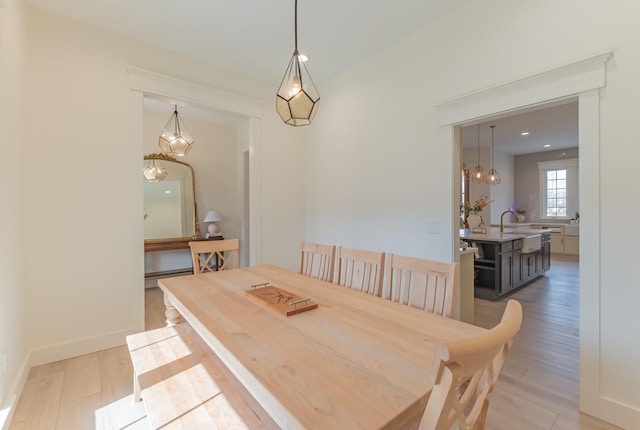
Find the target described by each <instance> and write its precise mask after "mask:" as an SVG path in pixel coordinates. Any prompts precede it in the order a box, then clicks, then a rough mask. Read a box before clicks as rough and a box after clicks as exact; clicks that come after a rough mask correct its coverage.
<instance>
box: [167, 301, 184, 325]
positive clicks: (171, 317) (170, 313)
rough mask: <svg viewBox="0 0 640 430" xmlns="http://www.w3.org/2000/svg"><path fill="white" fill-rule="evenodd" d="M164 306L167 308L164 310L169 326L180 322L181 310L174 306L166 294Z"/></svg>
mask: <svg viewBox="0 0 640 430" xmlns="http://www.w3.org/2000/svg"><path fill="white" fill-rule="evenodd" d="M164 306H165V308H167V309H166V310H165V311H164V316H165V317H166V318H167V320H166V322H167V327H170V326H172V325H176V324H178V323H179V322H180V312H178V310H177V309H176V308H175V307H174V306H173V303H171V300H169V298H168V297H167V295H166V294H165V295H164Z"/></svg>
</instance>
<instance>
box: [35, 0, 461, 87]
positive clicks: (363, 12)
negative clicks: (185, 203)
mask: <svg viewBox="0 0 640 430" xmlns="http://www.w3.org/2000/svg"><path fill="white" fill-rule="evenodd" d="M469 1H470V0H404V1H389V0H316V1H311V0H300V1H299V2H298V48H299V50H300V51H301V52H303V53H305V54H307V55H308V56H309V62H308V63H307V67H308V69H309V71H310V73H311V76H312V78H313V80H314V81H315V82H316V84H319V83H322V82H323V81H326V80H328V79H330V78H332V77H334V76H335V75H336V74H338V73H340V72H342V71H344V70H346V69H348V68H349V67H351V66H352V65H354V64H357V63H358V62H360V61H362V60H363V59H364V58H366V57H368V56H370V55H372V54H373V53H375V52H377V51H379V50H381V49H383V48H385V47H387V46H390V45H392V44H394V43H396V42H398V41H399V40H401V39H403V38H405V37H407V36H408V35H410V34H411V33H413V32H415V31H417V30H418V29H419V28H421V27H424V26H425V25H426V24H428V23H429V22H431V21H433V20H435V19H437V18H438V17H440V16H442V15H445V14H446V13H447V12H448V11H450V10H452V9H454V8H456V7H458V6H459V5H461V4H463V3H466V2H469ZM30 3H31V4H32V5H34V6H36V7H39V8H42V9H46V10H49V11H52V12H54V13H57V14H60V15H64V16H68V17H70V18H73V19H75V20H78V21H82V22H86V23H88V24H92V25H95V26H97V27H101V28H104V29H107V30H110V31H112V32H115V33H118V34H122V35H125V36H129V37H132V38H134V39H138V40H142V41H145V42H148V43H150V44H152V45H156V46H159V47H163V48H167V49H169V50H172V51H176V52H180V53H182V54H186V55H188V56H191V57H195V58H197V59H200V60H202V61H205V62H208V63H212V64H216V65H219V66H222V67H225V68H228V69H231V70H235V71H238V72H241V73H244V74H246V75H249V76H253V77H256V78H258V79H262V80H264V81H266V82H270V83H273V85H274V87H276V86H277V85H278V84H279V83H280V79H281V78H282V75H283V74H284V71H285V68H286V67H287V64H288V63H289V59H290V58H291V55H292V54H293V49H294V0H268V1H267V0H235V1H234V0H227V1H221V0H178V1H176V0H172V1H168V0H30Z"/></svg>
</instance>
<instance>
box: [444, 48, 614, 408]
mask: <svg viewBox="0 0 640 430" xmlns="http://www.w3.org/2000/svg"><path fill="white" fill-rule="evenodd" d="M610 57H611V52H606V53H603V54H599V55H596V56H593V57H589V58H586V59H583V60H580V61H576V62H572V63H569V64H565V65H563V66H559V67H556V68H553V69H550V70H548V71H546V72H542V73H537V74H535V75H531V76H528V77H525V78H523V79H520V80H517V81H513V82H509V83H506V84H502V85H498V86H495V87H493V88H490V89H486V90H481V91H477V92H475V93H472V94H469V95H466V96H462V97H457V98H452V99H449V100H448V101H446V102H443V103H441V104H439V105H437V106H436V109H437V111H438V113H439V118H438V119H439V123H440V126H441V133H440V136H441V147H442V148H443V149H444V148H448V151H446V150H443V151H442V153H443V157H444V158H443V160H442V163H443V164H446V165H449V166H451V173H452V181H451V184H452V185H451V187H452V188H451V193H450V195H451V217H450V220H451V233H452V237H453V238H454V240H453V241H452V243H451V255H452V258H453V259H455V260H456V261H459V250H458V249H459V248H458V244H459V230H458V226H459V222H458V216H459V209H458V208H459V201H458V200H457V199H455V200H454V191H453V190H454V189H459V188H460V175H459V171H460V168H459V166H460V165H461V160H462V158H461V154H460V136H459V135H460V133H459V129H460V127H461V126H465V125H469V124H473V123H477V122H478V121H482V120H484V119H485V118H491V117H496V116H498V115H505V116H508V115H510V114H511V113H513V112H518V111H521V110H522V109H527V108H535V107H536V106H541V105H544V104H546V103H549V102H553V101H559V100H563V99H567V98H571V97H577V99H578V109H579V115H578V124H579V136H580V164H581V171H582V172H589V175H580V177H579V188H580V207H581V210H582V212H584V213H585V214H589V217H586V218H582V217H581V231H580V234H581V237H582V241H583V243H585V242H586V243H589V247H586V246H581V247H580V256H581V261H582V264H581V265H580V279H581V285H580V315H581V316H582V318H580V410H582V411H583V412H586V413H589V414H592V415H596V416H603V414H605V412H603V410H607V409H608V410H609V411H610V410H612V409H613V407H614V405H613V404H612V403H611V401H610V400H609V399H607V398H606V397H604V396H602V395H601V394H600V393H601V390H600V375H601V368H600V349H599V345H600V332H601V330H600V328H601V316H600V313H599V308H600V294H601V285H600V264H601V263H600V219H599V216H600V215H599V212H600V210H599V208H600V187H599V181H600V164H599V151H600V129H599V127H600V120H599V114H600V112H599V111H600V92H599V89H600V88H603V87H604V86H605V83H606V79H605V78H606V73H605V72H606V63H607V61H608V60H609V59H610ZM587 191H588V192H587ZM586 316H588V317H586Z"/></svg>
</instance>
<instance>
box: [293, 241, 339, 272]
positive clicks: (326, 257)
mask: <svg viewBox="0 0 640 430" xmlns="http://www.w3.org/2000/svg"><path fill="white" fill-rule="evenodd" d="M335 256H336V247H335V245H321V244H319V243H310V242H304V241H302V242H300V269H299V272H300V273H302V274H303V275H307V276H310V277H312V278H316V279H322V280H323V281H329V282H331V281H332V280H333V261H334V259H335Z"/></svg>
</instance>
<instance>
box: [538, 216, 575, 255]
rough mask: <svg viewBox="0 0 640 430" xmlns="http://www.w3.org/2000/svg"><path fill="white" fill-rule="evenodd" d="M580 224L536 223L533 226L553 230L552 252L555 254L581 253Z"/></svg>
mask: <svg viewBox="0 0 640 430" xmlns="http://www.w3.org/2000/svg"><path fill="white" fill-rule="evenodd" d="M579 226H580V225H579V224H566V225H565V224H553V223H552V224H536V225H534V226H533V228H540V229H549V230H551V252H552V253H554V254H567V255H579V254H580V235H579Z"/></svg>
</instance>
